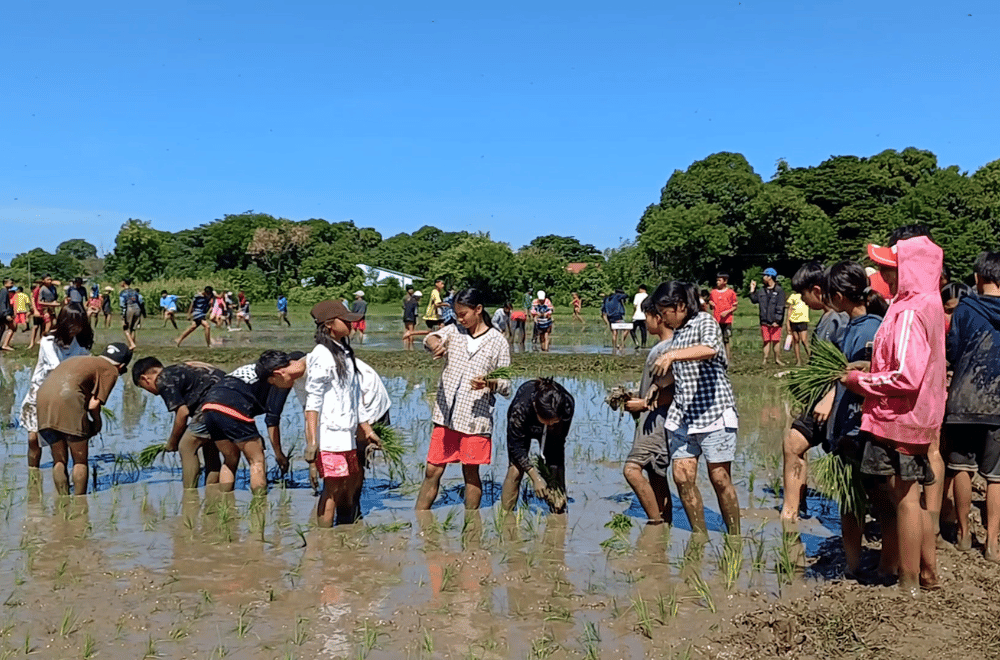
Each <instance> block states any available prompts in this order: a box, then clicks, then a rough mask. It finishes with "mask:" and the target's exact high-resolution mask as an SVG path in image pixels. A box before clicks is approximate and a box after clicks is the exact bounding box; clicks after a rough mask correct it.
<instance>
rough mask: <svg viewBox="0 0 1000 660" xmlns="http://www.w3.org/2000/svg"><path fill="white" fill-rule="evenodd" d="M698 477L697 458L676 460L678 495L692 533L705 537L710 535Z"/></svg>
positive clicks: (675, 475) (675, 480) (675, 476)
mask: <svg viewBox="0 0 1000 660" xmlns="http://www.w3.org/2000/svg"><path fill="white" fill-rule="evenodd" d="M697 477H698V459H697V458H678V459H675V460H674V485H676V486H677V495H678V497H680V498H681V504H682V505H683V506H684V513H686V514H687V517H688V523H690V524H691V531H692V532H693V533H694V534H697V535H705V534H708V528H707V527H706V526H705V507H704V504H703V503H702V500H701V491H699V490H698V484H697Z"/></svg>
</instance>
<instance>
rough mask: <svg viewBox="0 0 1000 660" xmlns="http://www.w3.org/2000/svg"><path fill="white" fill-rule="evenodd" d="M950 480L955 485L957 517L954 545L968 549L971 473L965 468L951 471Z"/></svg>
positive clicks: (970, 545)
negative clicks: (956, 534) (956, 532)
mask: <svg viewBox="0 0 1000 660" xmlns="http://www.w3.org/2000/svg"><path fill="white" fill-rule="evenodd" d="M951 482H952V483H953V484H954V485H955V515H956V516H957V517H958V539H957V543H956V544H955V545H956V547H957V548H958V549H959V550H969V549H970V548H972V530H971V529H970V527H969V513H970V512H971V511H972V473H971V472H966V471H965V470H959V471H956V472H953V473H952V477H951Z"/></svg>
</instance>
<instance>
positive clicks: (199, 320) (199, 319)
mask: <svg viewBox="0 0 1000 660" xmlns="http://www.w3.org/2000/svg"><path fill="white" fill-rule="evenodd" d="M206 321H208V318H206V317H204V316H199V317H197V318H193V319H191V323H194V327H196V328H197V327H198V326H199V325H205V322H206Z"/></svg>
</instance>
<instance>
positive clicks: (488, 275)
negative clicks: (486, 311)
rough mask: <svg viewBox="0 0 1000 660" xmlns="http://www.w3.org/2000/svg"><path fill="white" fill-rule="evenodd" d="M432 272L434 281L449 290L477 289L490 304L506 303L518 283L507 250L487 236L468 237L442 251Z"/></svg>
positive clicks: (511, 253) (508, 247)
mask: <svg viewBox="0 0 1000 660" xmlns="http://www.w3.org/2000/svg"><path fill="white" fill-rule="evenodd" d="M436 270H437V275H436V277H442V278H444V280H445V281H446V282H447V283H448V285H449V286H454V287H455V288H456V289H462V288H466V287H474V288H476V289H479V290H480V291H482V292H483V293H484V295H485V297H486V299H487V300H488V301H489V302H491V303H499V302H502V301H504V300H506V299H507V297H508V296H509V295H510V292H512V291H514V290H515V289H516V287H517V282H518V279H517V277H518V274H517V269H516V266H515V259H514V253H513V252H512V251H511V249H510V246H508V245H506V244H505V243H497V242H496V241H493V240H490V237H489V235H488V234H477V235H473V236H468V237H467V238H465V239H463V240H462V241H461V242H460V243H458V244H457V245H455V246H453V247H451V248H449V249H448V250H445V252H444V253H443V254H442V255H441V258H440V260H439V261H438V263H437V266H436Z"/></svg>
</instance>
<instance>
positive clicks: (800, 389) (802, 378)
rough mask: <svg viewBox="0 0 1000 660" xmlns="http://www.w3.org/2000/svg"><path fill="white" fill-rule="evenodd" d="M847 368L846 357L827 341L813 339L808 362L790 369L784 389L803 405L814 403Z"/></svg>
mask: <svg viewBox="0 0 1000 660" xmlns="http://www.w3.org/2000/svg"><path fill="white" fill-rule="evenodd" d="M846 369H847V358H846V357H845V356H844V354H843V353H841V352H840V349H839V348H837V347H836V345H834V344H833V343H832V342H829V341H815V342H813V343H812V352H811V355H810V357H809V363H808V364H806V365H805V366H802V367H797V368H795V369H792V370H791V372H790V373H789V374H788V376H786V377H785V380H784V385H785V391H787V392H788V394H789V396H791V397H792V400H793V401H795V402H796V403H797V404H799V405H800V406H803V407H808V406H812V405H815V403H816V402H817V401H819V400H820V399H822V398H823V396H824V395H825V394H826V393H827V392H829V391H830V388H831V387H833V386H834V384H835V383H836V382H837V381H838V380H840V377H841V376H843V375H844V372H845V371H846Z"/></svg>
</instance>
